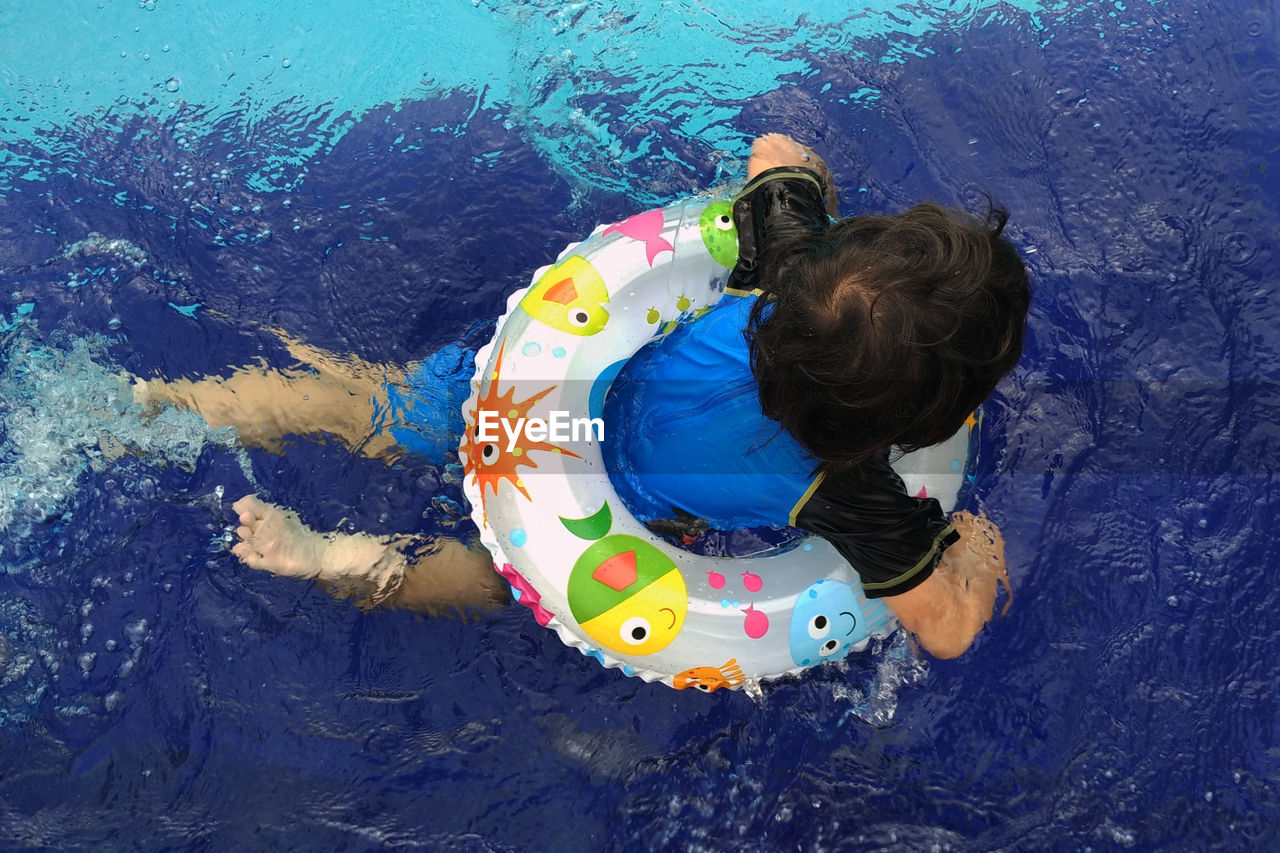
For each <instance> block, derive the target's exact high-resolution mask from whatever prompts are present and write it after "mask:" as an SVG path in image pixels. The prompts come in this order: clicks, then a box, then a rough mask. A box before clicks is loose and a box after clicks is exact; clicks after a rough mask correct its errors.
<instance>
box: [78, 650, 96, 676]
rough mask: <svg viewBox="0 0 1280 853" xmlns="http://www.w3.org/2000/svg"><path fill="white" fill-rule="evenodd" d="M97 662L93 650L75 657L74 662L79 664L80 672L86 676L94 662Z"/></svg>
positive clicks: (91, 669)
mask: <svg viewBox="0 0 1280 853" xmlns="http://www.w3.org/2000/svg"><path fill="white" fill-rule="evenodd" d="M97 662H98V656H97V654H95V653H94V652H85V653H84V654H82V655H80V657H78V658H76V663H78V664H79V665H80V672H81V673H82V674H83V675H84V676H85V677H86V678H87V677H88V675H89V673H90V672H92V671H93V667H94V664H96V663H97Z"/></svg>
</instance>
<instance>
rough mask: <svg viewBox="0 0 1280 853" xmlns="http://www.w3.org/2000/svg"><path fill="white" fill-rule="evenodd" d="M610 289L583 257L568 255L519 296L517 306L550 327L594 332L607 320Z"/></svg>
mask: <svg viewBox="0 0 1280 853" xmlns="http://www.w3.org/2000/svg"><path fill="white" fill-rule="evenodd" d="M608 301H609V291H608V290H607V289H606V288H605V285H604V279H602V278H601V277H600V273H598V272H597V271H596V268H595V267H593V266H592V265H591V262H590V261H588V260H587V259H586V258H583V257H580V256H578V255H570V256H569V257H567V258H565V259H564V260H563V261H561V262H560V263H558V264H556V265H555V266H553V267H552V268H551V269H549V270H547V271H546V272H545V273H543V274H542V275H541V277H539V278H538V280H537V281H536V282H534V284H533V287H531V288H530V289H529V292H528V293H526V294H525V295H524V298H523V299H521V300H520V307H521V308H523V309H524V310H525V311H527V312H529V314H531V315H532V316H533V317H534V318H535V319H537V320H540V321H542V322H543V323H546V324H547V325H548V326H550V327H551V328H553V329H558V330H560V331H561V332H568V333H569V334H571V335H582V336H584V337H585V336H587V335H594V334H595V333H596V332H598V331H600V330H601V329H603V328H604V326H605V323H607V322H609V312H608V311H607V310H606V309H605V307H604V303H606V302H608Z"/></svg>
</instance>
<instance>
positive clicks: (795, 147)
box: [747, 133, 839, 216]
mask: <svg viewBox="0 0 1280 853" xmlns="http://www.w3.org/2000/svg"><path fill="white" fill-rule="evenodd" d="M779 166H803V167H804V168H806V169H812V170H813V171H815V172H817V173H818V174H819V175H821V176H822V194H823V195H824V196H826V200H827V212H828V213H830V214H831V215H832V216H838V215H839V214H838V213H837V212H836V193H835V181H834V179H833V178H832V176H831V171H830V170H829V169H827V164H826V163H824V162H822V158H821V157H819V156H818V155H817V154H815V153H814V152H813V149H812V148H810V147H809V146H807V145H804V144H802V143H800V142H797V141H796V140H794V139H792V138H791V137H790V136H787V135H786V134H785V133H766V134H765V135H764V136H761V137H758V138H757V139H756V141H755V142H753V143H751V156H750V157H749V158H748V159H747V180H748V181H750V180H752V179H753V178H755V176H756V175H759V174H760V173H761V172H764V171H767V170H769V169H775V168H777V167H779Z"/></svg>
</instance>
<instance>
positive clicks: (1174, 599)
mask: <svg viewBox="0 0 1280 853" xmlns="http://www.w3.org/2000/svg"><path fill="white" fill-rule="evenodd" d="M1164 603H1165V604H1167V605H1169V606H1170V607H1177V606H1178V596H1176V595H1171V596H1169V597H1168V598H1167V599H1165V602H1164Z"/></svg>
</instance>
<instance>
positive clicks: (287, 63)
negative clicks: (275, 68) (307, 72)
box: [280, 56, 293, 68]
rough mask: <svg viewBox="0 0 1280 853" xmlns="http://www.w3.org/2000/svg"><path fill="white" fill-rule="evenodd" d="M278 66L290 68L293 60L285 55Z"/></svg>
mask: <svg viewBox="0 0 1280 853" xmlns="http://www.w3.org/2000/svg"><path fill="white" fill-rule="evenodd" d="M280 67H281V68H292V67H293V60H292V59H290V58H289V57H287V56H286V57H285V58H284V59H283V60H282V61H281V62H280Z"/></svg>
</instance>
